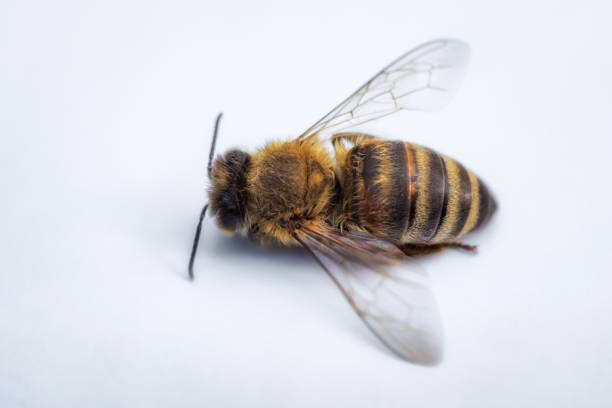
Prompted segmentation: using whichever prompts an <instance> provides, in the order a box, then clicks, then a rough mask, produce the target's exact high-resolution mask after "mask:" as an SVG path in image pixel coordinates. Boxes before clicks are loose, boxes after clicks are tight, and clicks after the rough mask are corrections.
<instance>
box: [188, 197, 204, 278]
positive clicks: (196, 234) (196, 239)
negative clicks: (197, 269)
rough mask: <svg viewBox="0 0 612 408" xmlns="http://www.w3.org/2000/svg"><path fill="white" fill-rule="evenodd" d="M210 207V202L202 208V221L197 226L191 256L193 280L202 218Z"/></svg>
mask: <svg viewBox="0 0 612 408" xmlns="http://www.w3.org/2000/svg"><path fill="white" fill-rule="evenodd" d="M207 209H208V204H206V205H205V206H204V208H202V212H201V213H200V221H199V222H198V227H197V228H196V233H195V237H194V238H193V247H192V248H191V257H190V258H189V279H190V280H193V262H194V261H195V255H196V251H197V249H198V242H200V232H201V231H202V220H204V216H205V215H206V210H207Z"/></svg>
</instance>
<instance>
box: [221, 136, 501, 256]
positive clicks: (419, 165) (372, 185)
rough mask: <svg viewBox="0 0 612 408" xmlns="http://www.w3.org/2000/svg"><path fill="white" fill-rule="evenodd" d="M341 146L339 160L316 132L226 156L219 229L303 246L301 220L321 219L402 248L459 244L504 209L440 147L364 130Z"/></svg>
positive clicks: (339, 140) (339, 139)
mask: <svg viewBox="0 0 612 408" xmlns="http://www.w3.org/2000/svg"><path fill="white" fill-rule="evenodd" d="M332 143H333V145H334V149H335V158H334V159H332V157H331V156H330V154H329V153H328V151H327V150H326V149H325V148H324V147H323V145H322V143H321V142H319V141H317V140H316V139H314V138H313V139H307V140H292V141H288V142H274V143H270V144H268V145H266V146H265V147H264V148H263V149H260V150H258V151H257V152H256V153H255V154H253V155H252V156H251V155H248V154H247V153H244V152H241V151H237V150H231V151H229V152H228V153H226V154H225V155H224V156H220V157H219V158H217V160H216V161H215V162H214V164H213V168H212V179H213V189H212V190H211V210H212V212H213V214H216V215H218V216H217V222H218V225H219V227H220V228H221V229H223V230H225V231H227V232H241V233H245V234H247V235H248V236H249V237H250V238H251V239H253V240H254V241H256V242H258V243H279V244H282V245H287V246H289V245H296V244H298V243H297V242H296V241H295V239H294V238H293V232H294V230H295V228H297V226H308V225H312V226H315V227H316V226H317V225H322V224H326V225H331V226H334V227H336V228H338V229H339V230H341V231H342V230H349V231H360V232H367V233H369V234H371V235H373V236H375V237H377V238H381V239H384V240H386V241H389V242H392V243H395V244H396V245H398V246H400V245H405V244H407V245H418V246H439V245H441V244H442V245H443V244H455V243H457V242H458V240H459V239H460V238H462V237H463V236H464V235H466V234H467V233H469V232H471V231H473V230H475V229H477V228H478V227H480V226H481V225H482V224H484V223H485V222H486V221H487V220H488V219H489V218H490V216H491V214H492V213H493V211H494V209H495V207H496V205H495V201H494V200H493V198H492V196H491V195H490V194H489V191H488V189H487V187H486V186H485V185H484V183H482V181H480V180H479V179H478V178H477V177H476V176H475V175H474V174H473V173H472V172H471V171H469V170H467V169H466V168H465V167H463V166H462V165H461V164H460V163H458V162H456V161H455V160H453V159H451V158H449V157H447V156H444V155H440V154H438V153H436V152H435V151H433V150H431V149H428V148H425V147H422V146H419V145H416V144H412V143H406V142H397V141H386V140H381V139H377V138H375V137H372V136H369V135H365V134H361V133H341V134H336V135H334V136H333V137H332ZM347 143H348V144H350V146H349V147H347V145H346V144H347ZM228 208H229V209H230V210H231V211H228ZM223 211H225V212H226V213H225V214H223V213H221V214H218V213H219V212H223Z"/></svg>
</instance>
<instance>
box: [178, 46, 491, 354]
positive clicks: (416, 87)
mask: <svg viewBox="0 0 612 408" xmlns="http://www.w3.org/2000/svg"><path fill="white" fill-rule="evenodd" d="M468 59H469V47H468V46H467V44H465V43H464V42H461V41H458V40H451V39H439V40H434V41H430V42H427V43H425V44H423V45H421V46H419V47H417V48H415V49H413V50H411V51H409V52H407V53H406V54H404V55H402V56H400V57H399V58H398V59H396V60H395V61H393V62H392V63H391V64H389V65H388V66H386V67H385V68H383V69H382V70H381V71H380V72H378V73H377V74H376V75H374V77H372V78H371V79H370V80H368V81H367V82H366V83H365V84H364V85H363V86H361V87H360V88H359V89H358V90H357V91H355V92H354V93H353V94H351V95H350V96H349V97H348V98H346V99H345V100H344V101H343V102H342V103H340V104H339V105H338V106H336V107H335V108H334V109H332V110H331V112H329V113H328V114H326V115H325V116H324V117H323V118H321V119H320V120H319V121H318V122H316V123H315V124H314V125H312V126H311V127H310V128H308V129H307V130H306V131H305V132H304V133H302V134H301V135H300V136H299V137H297V138H295V139H291V140H288V141H281V142H272V143H268V144H267V145H266V146H265V147H263V148H262V149H260V150H258V151H256V152H254V153H253V154H249V153H246V152H244V151H242V150H237V149H234V150H229V151H227V152H226V153H225V154H223V155H222V156H218V157H217V158H216V159H215V160H214V162H213V156H214V149H215V144H216V139H217V133H218V127H219V121H220V119H221V115H219V116H218V117H217V121H216V124H215V132H214V136H213V142H212V145H211V150H210V156H209V162H208V176H209V178H210V179H211V181H212V187H211V189H210V191H209V204H210V212H211V213H212V215H213V216H214V217H215V219H216V223H217V226H218V227H219V228H220V229H221V230H223V231H225V232H228V233H231V234H241V235H246V236H248V237H249V238H250V239H251V240H253V241H255V242H256V243H259V244H269V243H271V244H280V245H284V246H302V247H304V248H305V250H306V251H307V252H308V253H309V254H310V255H312V257H313V258H314V259H315V260H316V262H317V263H318V264H319V265H320V266H321V268H322V269H323V270H324V271H325V272H327V274H328V275H329V276H330V277H331V279H332V280H333V282H334V283H335V284H336V286H337V287H338V288H339V289H340V291H341V292H342V294H343V295H344V297H345V298H346V299H347V300H348V302H349V304H350V305H351V307H352V308H353V309H354V311H355V312H356V313H357V314H358V315H359V317H360V318H361V319H362V321H363V322H364V323H365V324H366V325H367V327H369V328H370V329H371V330H372V332H373V333H374V334H375V335H376V336H377V337H378V338H379V339H380V340H381V341H382V342H383V343H384V344H385V345H387V346H388V347H389V348H390V349H391V350H392V351H393V352H395V353H396V354H397V355H399V356H400V357H402V358H404V359H406V360H408V361H412V362H415V363H421V364H434V363H436V362H438V361H439V360H440V358H441V354H442V346H441V334H440V332H441V330H440V324H439V318H438V317H437V308H436V306H435V301H434V300H433V296H432V295H431V293H430V291H429V289H428V288H427V284H426V282H425V281H424V279H423V278H422V275H420V274H419V273H417V272H416V271H415V270H414V269H415V268H414V266H413V265H410V264H409V265H405V268H401V269H400V268H397V267H395V268H394V267H393V266H394V265H396V264H398V263H405V261H406V260H407V259H409V258H408V256H411V255H419V254H426V253H432V252H436V251H439V250H442V249H444V248H461V249H465V250H469V251H474V250H475V247H473V246H471V245H467V244H464V243H462V242H461V241H460V240H461V239H462V238H463V237H464V236H465V235H466V234H468V233H470V232H472V231H474V230H476V229H478V228H480V227H481V226H482V225H484V224H485V223H486V222H487V221H488V220H489V218H490V217H491V215H492V214H493V212H494V211H495V208H496V203H495V200H494V198H493V196H492V195H491V193H490V192H489V190H488V188H487V187H486V185H485V184H484V183H483V182H482V180H480V179H479V178H478V177H477V176H475V175H474V173H472V172H471V171H470V170H468V169H467V168H465V167H464V166H463V165H461V164H460V163H459V162H457V161H455V160H453V159H451V158H450V157H448V156H445V155H443V154H440V153H437V152H435V151H434V150H432V149H428V148H426V147H423V146H419V145H417V144H414V143H409V142H404V141H389V140H384V139H381V138H378V137H375V136H372V135H368V134H364V133H359V132H355V131H352V132H350V131H349V132H347V131H346V130H347V129H349V128H353V127H355V126H358V125H361V124H364V123H366V122H371V121H374V120H377V119H380V118H383V117H386V116H388V115H391V114H393V113H396V112H401V111H410V110H426V111H431V110H437V109H439V108H441V107H443V106H444V105H446V104H447V103H448V102H449V101H450V99H451V98H452V96H453V94H454V93H455V90H456V89H457V87H458V84H459V82H461V80H462V77H463V74H464V72H465V67H466V65H467V61H468ZM327 142H330V146H331V147H332V148H333V155H331V154H330V150H331V149H328V148H327V146H326V143H327ZM207 209H208V204H206V205H205V206H204V208H203V210H202V212H201V215H200V222H199V223H198V227H197V230H196V236H195V239H194V243H193V248H192V253H191V259H190V262H189V275H190V277H191V278H192V279H193V262H194V257H195V253H196V250H197V245H198V241H199V236H200V231H201V226H202V220H203V218H204V216H205V214H206V210H207Z"/></svg>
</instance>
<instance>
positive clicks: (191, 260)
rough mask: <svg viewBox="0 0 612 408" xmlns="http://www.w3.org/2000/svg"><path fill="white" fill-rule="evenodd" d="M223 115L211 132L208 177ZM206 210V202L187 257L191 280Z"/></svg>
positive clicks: (218, 116)
mask: <svg viewBox="0 0 612 408" xmlns="http://www.w3.org/2000/svg"><path fill="white" fill-rule="evenodd" d="M222 117H223V112H221V113H219V114H218V115H217V119H216V120H215V131H214V133H213V138H212V143H211V144H210V153H209V154H208V167H207V168H206V171H207V173H208V178H210V175H211V172H212V161H213V157H214V156H215V146H216V144H217V134H218V133H219V122H221V118H222ZM206 210H208V204H206V205H205V206H204V208H202V212H201V213H200V221H198V227H197V228H196V233H195V237H194V238H193V246H192V248H191V256H190V257H189V279H190V280H193V277H194V275H193V263H194V261H195V255H196V251H197V250H198V243H199V242H200V232H201V231H202V221H203V220H204V217H205V216H206Z"/></svg>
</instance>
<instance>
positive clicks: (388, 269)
mask: <svg viewBox="0 0 612 408" xmlns="http://www.w3.org/2000/svg"><path fill="white" fill-rule="evenodd" d="M295 237H296V239H297V240H298V241H299V242H300V243H301V244H302V245H303V246H304V247H305V248H306V249H307V250H308V252H309V253H310V254H311V255H312V256H313V257H314V258H315V259H316V260H317V262H318V263H319V265H321V267H322V268H323V269H324V270H325V271H326V272H327V274H328V275H329V276H330V277H331V278H332V280H333V281H334V283H335V284H336V286H337V287H338V288H339V289H340V291H341V292H342V293H343V295H344V296H345V298H346V299H347V301H348V302H349V303H350V305H351V307H352V308H353V310H354V311H355V312H356V313H357V315H358V316H359V317H360V318H361V319H362V321H363V322H364V323H365V324H366V326H367V327H368V328H369V329H370V330H371V331H372V332H373V333H374V334H375V335H376V337H378V338H379V339H380V340H381V341H382V342H383V343H384V344H385V345H386V346H387V347H389V349H391V350H392V351H393V352H395V353H396V354H397V355H398V356H400V357H402V358H403V359H405V360H408V361H410V362H413V363H417V364H425V365H433V364H436V363H438V362H439V361H440V360H441V358H442V330H441V324H440V317H439V314H438V308H437V306H436V302H435V299H434V297H433V295H432V294H431V292H430V291H429V289H428V284H427V280H426V277H425V276H423V275H422V274H419V273H418V272H417V271H416V270H415V268H414V265H413V268H406V266H410V265H401V266H402V268H401V269H400V267H399V266H398V267H397V268H392V265H395V264H398V263H399V262H400V261H401V260H402V259H405V258H406V257H405V256H403V254H402V253H401V252H400V251H399V250H398V249H397V248H396V247H395V246H394V245H393V244H391V243H389V242H386V241H381V240H378V239H375V238H373V237H371V236H369V235H365V234H354V233H340V232H339V231H336V230H333V229H331V228H326V227H323V228H319V229H312V228H302V229H299V230H298V231H296V233H295Z"/></svg>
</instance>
